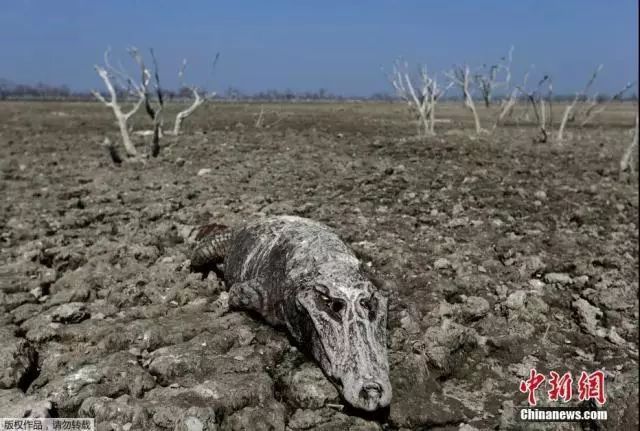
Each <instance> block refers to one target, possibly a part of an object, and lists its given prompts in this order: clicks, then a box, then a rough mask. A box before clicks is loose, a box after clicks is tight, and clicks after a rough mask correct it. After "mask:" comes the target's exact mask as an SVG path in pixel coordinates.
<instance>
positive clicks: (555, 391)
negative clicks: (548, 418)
mask: <svg viewBox="0 0 640 431" xmlns="http://www.w3.org/2000/svg"><path fill="white" fill-rule="evenodd" d="M549 377H550V378H549V379H547V377H546V376H545V375H544V374H541V373H538V372H537V371H536V370H535V369H534V368H532V369H531V371H530V372H529V378H528V379H526V380H521V381H520V392H522V393H523V394H527V401H528V402H529V405H530V406H535V405H537V404H538V400H537V399H536V391H537V390H538V389H540V386H541V385H542V384H543V383H544V382H545V381H547V382H548V386H549V387H550V388H549V390H548V391H547V398H548V399H549V400H550V401H558V400H562V401H564V402H567V401H571V398H572V397H573V377H572V376H571V372H569V371H567V372H566V373H564V374H563V375H560V374H558V373H557V372H555V371H551V372H549ZM578 400H580V401H587V400H595V401H596V402H598V404H600V405H603V404H604V403H605V402H606V401H607V398H606V395H605V390H604V372H602V371H601V370H597V371H594V372H593V373H591V374H587V372H586V371H583V372H582V373H581V374H580V378H579V379H578Z"/></svg>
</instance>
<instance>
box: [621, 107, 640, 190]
mask: <svg viewBox="0 0 640 431" xmlns="http://www.w3.org/2000/svg"><path fill="white" fill-rule="evenodd" d="M637 151H638V114H637V113H636V129H635V132H634V135H633V140H632V141H631V143H630V144H629V145H628V146H627V149H626V150H625V152H624V154H623V155H622V158H621V159H620V170H619V176H620V180H621V181H624V178H625V172H627V171H628V172H629V177H628V178H629V179H631V178H633V176H634V175H635V174H636V167H635V165H636V164H637V162H638V160H637V155H636V161H635V162H634V161H633V155H634V152H635V153H637Z"/></svg>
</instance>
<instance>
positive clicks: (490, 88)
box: [474, 46, 514, 108]
mask: <svg viewBox="0 0 640 431" xmlns="http://www.w3.org/2000/svg"><path fill="white" fill-rule="evenodd" d="M513 50H514V47H513V46H511V48H510V49H509V53H508V54H507V56H506V57H503V58H502V59H501V63H498V64H493V65H491V66H489V68H488V70H486V72H485V73H478V74H476V75H475V76H474V80H475V82H476V84H477V86H478V88H479V89H480V94H481V95H482V100H483V101H484V104H485V106H486V107H487V108H488V107H490V106H491V102H492V98H493V92H494V90H495V89H497V88H500V87H504V88H507V89H508V88H509V85H510V83H511V63H512V61H513ZM483 69H487V66H486V65H485V66H483ZM500 72H504V75H505V76H504V79H503V80H502V81H498V74H499V73H500Z"/></svg>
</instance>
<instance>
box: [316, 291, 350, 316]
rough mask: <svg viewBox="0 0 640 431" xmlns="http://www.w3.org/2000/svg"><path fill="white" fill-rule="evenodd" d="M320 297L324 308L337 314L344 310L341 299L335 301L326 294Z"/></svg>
mask: <svg viewBox="0 0 640 431" xmlns="http://www.w3.org/2000/svg"><path fill="white" fill-rule="evenodd" d="M319 296H320V301H322V303H323V304H324V306H325V307H326V308H327V309H329V310H331V311H332V312H333V313H335V314H339V313H340V312H341V311H342V309H343V308H344V302H343V301H342V300H341V299H334V298H331V297H329V296H327V295H324V294H320V295H319Z"/></svg>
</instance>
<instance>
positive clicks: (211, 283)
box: [0, 102, 638, 430]
mask: <svg viewBox="0 0 640 431" xmlns="http://www.w3.org/2000/svg"><path fill="white" fill-rule="evenodd" d="M176 109H177V107H171V109H169V112H168V113H167V116H166V117H165V118H166V119H165V121H166V122H167V123H169V125H170V123H172V118H173V117H172V116H171V115H170V112H174V111H175V110H176ZM556 109H560V107H556ZM634 109H635V108H634V107H633V106H630V105H629V106H626V105H623V106H617V107H614V108H613V109H611V110H609V111H607V112H606V113H605V114H604V115H603V116H601V117H600V118H598V120H596V125H595V127H590V128H585V129H575V128H570V129H569V139H568V141H567V142H566V143H565V144H564V145H562V146H558V145H555V144H540V143H535V142H534V137H535V136H536V134H537V133H536V131H535V129H534V128H533V127H531V126H530V125H527V124H518V125H517V124H514V123H512V124H509V125H507V126H505V127H502V128H498V129H497V130H496V131H495V132H494V133H493V134H492V135H490V136H482V137H480V138H473V137H471V124H472V122H471V121H470V118H468V116H467V114H466V113H465V111H463V110H462V108H460V107H459V106H458V105H454V104H451V105H443V106H442V109H441V110H440V112H439V115H440V117H442V118H449V119H452V122H450V123H443V124H438V125H437V132H438V136H436V137H433V138H427V139H424V140H417V139H413V138H411V135H412V134H413V132H414V130H415V128H414V126H413V125H412V124H411V123H410V119H408V118H407V117H406V111H405V107H404V106H403V105H401V104H385V103H380V104H373V103H371V104H368V103H344V104H335V103H316V104H306V103H297V104H277V105H276V104H265V105H264V111H265V114H264V122H265V124H266V125H268V126H270V127H268V128H262V129H256V128H255V127H254V122H255V119H256V115H257V113H258V112H259V111H260V105H258V104H231V103H216V104H212V105H208V106H205V107H203V109H201V110H200V111H198V112H197V113H196V114H194V116H193V117H191V118H189V119H188V120H187V121H186V122H185V125H184V130H185V134H184V135H183V136H180V137H179V138H173V137H166V138H165V139H164V141H163V148H162V152H161V155H160V157H159V158H158V159H153V160H148V161H147V163H146V164H145V165H144V166H143V165H140V164H129V163H126V164H123V165H121V166H119V167H115V166H113V165H112V164H111V163H110V161H109V159H108V158H107V156H106V154H105V152H104V150H103V148H101V146H100V143H101V142H102V140H103V139H104V137H105V136H110V137H111V139H112V140H114V141H117V140H118V135H117V128H116V126H115V123H114V119H113V117H112V114H111V112H110V111H109V110H107V108H105V107H104V106H102V105H100V104H97V103H13V102H12V103H9V102H6V103H0V118H1V119H2V120H1V121H0V155H1V160H0V175H1V180H0V195H1V196H2V204H1V206H0V229H1V238H0V247H1V250H2V251H1V254H0V336H1V340H2V343H1V344H0V365H1V367H0V372H1V373H2V374H0V416H3V417H6V416H14V417H15V416H22V415H23V414H26V413H28V411H31V414H35V413H37V412H43V411H44V412H46V411H48V412H49V414H52V415H57V416H60V417H69V416H82V417H94V418H96V422H97V423H98V429H101V430H107V429H114V430H116V429H117V430H121V429H122V430H128V429H145V430H156V429H157V430H171V429H180V430H182V429H184V430H201V429H234V430H236V429H237V430H239V429H254V430H268V429H273V430H281V429H284V428H285V427H286V428H287V429H290V430H303V429H323V430H333V429H336V430H340V429H357V430H379V429H390V430H396V429H438V430H458V429H463V430H473V429H481V430H484V429H505V430H507V429H527V428H526V427H525V426H524V425H523V424H522V423H520V422H518V421H517V420H516V419H515V415H517V410H516V408H517V407H518V406H522V405H526V396H525V395H524V394H521V393H520V392H519V390H518V387H519V383H520V381H521V380H522V379H524V378H526V377H528V374H529V370H530V368H536V369H537V370H538V372H542V373H544V374H546V375H547V376H548V372H549V371H551V370H556V371H558V372H560V373H564V372H565V371H570V372H572V373H573V376H574V386H573V387H574V396H573V401H572V402H571V405H577V404H579V402H578V401H577V396H578V393H577V380H578V377H579V374H580V372H581V371H583V370H584V371H587V372H589V373H590V372H592V371H595V370H597V369H602V370H604V373H605V376H606V380H605V382H606V396H607V397H608V398H607V403H606V408H607V410H608V412H609V419H608V421H606V422H600V423H597V424H596V423H585V424H583V425H582V426H580V425H577V424H574V425H568V424H564V425H562V427H564V429H615V430H625V429H637V427H638V270H637V267H638V187H637V185H636V184H633V185H630V184H628V183H624V182H620V181H618V171H617V164H618V160H619V158H620V156H621V154H622V152H623V151H624V148H625V146H626V145H627V144H628V143H629V142H630V140H631V133H630V130H631V128H632V126H633V119H634ZM559 112H561V111H558V112H557V113H556V117H555V118H556V121H557V119H559ZM483 116H484V117H485V122H487V121H488V120H487V118H488V114H487V113H484V112H483ZM274 122H276V124H273V123H274ZM133 125H134V126H135V127H136V128H146V127H148V125H146V119H145V118H144V117H142V116H139V117H136V118H135V121H134V123H133ZM145 139H146V138H142V137H137V138H136V142H137V145H138V147H139V148H140V149H141V150H145V149H146V147H147V143H145ZM203 169H204V170H203ZM207 169H208V171H207ZM199 173H200V175H199ZM271 214H297V215H301V216H304V217H309V218H312V219H315V220H318V221H321V222H324V223H326V224H328V225H329V226H331V227H333V228H334V229H335V230H336V231H337V232H338V233H339V234H340V236H341V237H342V238H343V239H344V240H345V241H346V242H348V243H349V244H351V246H352V247H353V248H354V250H355V251H356V252H357V254H358V255H359V257H361V258H362V259H363V260H364V261H365V262H367V263H368V262H370V264H371V266H372V268H374V269H375V270H377V271H378V272H379V273H381V274H382V275H383V276H384V277H385V279H386V280H387V281H388V286H390V289H391V292H390V297H391V298H390V310H389V349H390V352H389V354H390V364H391V380H392V385H393V391H394V392H393V402H392V405H391V408H390V410H389V411H387V412H381V414H379V415H376V416H365V415H361V414H358V413H357V412H355V411H352V410H350V409H348V408H346V407H345V408H342V407H341V405H342V402H341V400H340V399H339V397H338V395H337V392H336V390H335V389H334V388H333V386H332V385H331V384H330V383H328V382H327V380H326V379H325V377H324V375H323V374H322V373H321V372H320V371H319V369H318V368H317V367H316V366H315V365H314V363H313V362H312V361H311V360H309V359H308V358H307V357H306V356H304V355H303V354H302V353H300V352H299V351H298V350H297V349H295V348H294V347H293V346H292V345H291V343H290V342H289V340H288V339H287V337H286V335H285V334H284V333H282V332H280V331H277V330H274V329H272V328H270V327H269V326H268V325H266V324H265V323H263V322H261V321H259V320H257V319H256V318H255V316H249V315H247V314H245V313H242V312H233V311H227V310H226V309H225V304H224V301H223V300H222V298H223V296H224V295H223V296H222V297H221V296H220V293H221V292H222V291H223V283H222V281H221V280H218V279H216V278H215V276H214V275H213V274H211V275H209V276H208V278H206V279H204V280H203V279H201V276H200V275H199V274H195V273H191V272H190V270H189V267H188V261H187V259H188V251H187V249H188V247H187V245H186V244H185V243H184V241H183V234H184V232H185V231H186V230H187V229H188V228H189V227H191V226H195V225H198V224H201V223H207V222H212V221H214V222H217V223H223V224H227V225H236V224H239V223H241V222H243V221H244V220H250V219H253V218H255V217H258V216H262V215H271ZM547 389H548V388H545V387H544V386H542V387H541V388H540V389H539V390H538V392H537V397H538V400H539V403H540V405H558V403H556V402H550V401H548V399H547V396H546V390H547ZM529 428H533V427H529ZM536 429H558V426H557V425H556V426H550V425H549V424H547V425H544V426H542V425H539V426H538V428H536Z"/></svg>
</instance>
